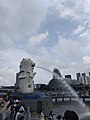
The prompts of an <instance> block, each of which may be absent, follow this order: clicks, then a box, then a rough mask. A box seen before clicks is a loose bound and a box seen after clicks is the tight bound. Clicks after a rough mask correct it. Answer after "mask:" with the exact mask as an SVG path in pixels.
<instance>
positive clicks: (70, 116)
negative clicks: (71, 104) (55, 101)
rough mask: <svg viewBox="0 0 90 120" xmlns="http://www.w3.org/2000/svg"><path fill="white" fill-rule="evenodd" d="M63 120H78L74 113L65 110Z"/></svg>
mask: <svg viewBox="0 0 90 120" xmlns="http://www.w3.org/2000/svg"><path fill="white" fill-rule="evenodd" d="M62 119H63V120H79V117H78V115H77V114H76V112H74V111H70V110H66V111H65V113H64V117H63V118H62Z"/></svg>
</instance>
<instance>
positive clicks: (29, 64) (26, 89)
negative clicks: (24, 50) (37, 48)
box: [19, 58, 36, 93]
mask: <svg viewBox="0 0 90 120" xmlns="http://www.w3.org/2000/svg"><path fill="white" fill-rule="evenodd" d="M34 67H35V63H34V62H33V61H32V60H31V59H26V58H23V60H22V61H21V63H20V72H19V91H20V92H22V93H31V92H33V91H34V82H33V78H34V76H35V74H36V73H34V72H33V69H34Z"/></svg>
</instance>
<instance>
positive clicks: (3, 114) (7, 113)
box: [0, 98, 79, 120]
mask: <svg viewBox="0 0 90 120" xmlns="http://www.w3.org/2000/svg"><path fill="white" fill-rule="evenodd" d="M56 119H57V120H79V117H78V115H77V114H76V112H74V111H70V110H66V111H65V113H64V116H63V117H62V116H61V115H57V117H56V118H55V116H54V114H53V112H52V111H50V114H49V115H44V113H43V111H42V110H41V111H40V113H39V119H38V120H56ZM0 120H27V118H25V108H24V106H23V105H21V104H20V102H19V101H18V100H17V99H15V100H14V101H13V105H11V104H10V101H7V102H6V101H5V100H4V99H3V98H0Z"/></svg>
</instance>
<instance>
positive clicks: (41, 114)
mask: <svg viewBox="0 0 90 120" xmlns="http://www.w3.org/2000/svg"><path fill="white" fill-rule="evenodd" d="M39 114H40V115H39V117H40V120H44V114H43V111H42V110H41V111H40V113H39Z"/></svg>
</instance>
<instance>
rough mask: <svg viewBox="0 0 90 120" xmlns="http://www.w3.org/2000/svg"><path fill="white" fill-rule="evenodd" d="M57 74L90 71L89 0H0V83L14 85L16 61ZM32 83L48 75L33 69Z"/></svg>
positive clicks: (49, 77)
mask: <svg viewBox="0 0 90 120" xmlns="http://www.w3.org/2000/svg"><path fill="white" fill-rule="evenodd" d="M23 58H31V59H32V60H33V61H34V62H35V63H36V65H37V66H41V67H45V68H47V69H49V70H51V71H53V68H54V67H56V68H58V69H59V70H60V72H61V74H62V75H63V77H64V75H65V74H71V75H72V78H75V74H76V73H77V72H81V73H82V72H85V73H86V74H87V75H88V73H89V72H90V0H0V85H14V83H15V81H16V73H17V72H19V64H20V61H21V60H22V59H23ZM34 71H36V72H37V74H36V76H35V78H34V81H35V83H48V82H49V80H50V79H51V78H52V74H51V73H49V72H47V71H45V70H43V69H38V68H35V69H34Z"/></svg>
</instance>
